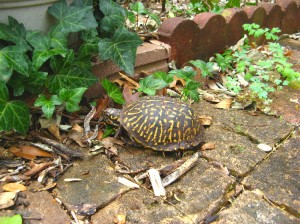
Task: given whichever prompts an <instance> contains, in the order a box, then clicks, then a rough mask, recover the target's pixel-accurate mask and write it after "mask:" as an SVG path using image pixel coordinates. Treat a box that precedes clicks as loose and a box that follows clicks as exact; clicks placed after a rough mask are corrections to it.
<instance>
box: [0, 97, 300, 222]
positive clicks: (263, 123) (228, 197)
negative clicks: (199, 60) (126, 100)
mask: <svg viewBox="0 0 300 224" xmlns="http://www.w3.org/2000/svg"><path fill="white" fill-rule="evenodd" d="M291 97H292V96H291ZM294 108H295V111H294V112H293V111H292V112H293V113H298V115H299V109H297V105H295V107H294ZM298 108H299V105H298ZM194 109H195V110H196V111H198V112H199V113H200V114H205V115H209V116H212V117H213V124H212V125H211V126H210V127H209V128H207V130H206V139H205V141H206V142H214V143H215V144H216V149H214V150H209V151H204V152H202V157H201V158H200V159H198V161H197V163H196V165H195V166H194V167H193V168H192V169H191V170H189V171H188V172H187V173H186V174H185V175H184V176H183V177H182V178H181V179H179V180H178V181H176V182H175V183H173V184H171V185H169V186H168V187H167V188H166V190H167V192H168V198H167V201H166V200H164V199H162V198H159V197H155V196H154V195H153V193H152V190H151V189H149V190H147V189H144V188H140V189H136V190H131V189H129V188H127V187H126V186H124V185H122V184H120V183H118V182H117V178H118V176H121V175H117V174H116V172H115V167H114V166H115V165H114V164H113V163H112V162H111V161H110V160H108V159H107V158H106V156H104V155H97V156H94V157H92V158H89V159H85V160H82V161H75V162H74V164H73V166H72V167H71V168H70V169H69V170H68V171H67V172H66V173H65V174H64V175H63V176H61V177H60V178H59V180H58V182H57V187H56V188H55V190H54V191H53V192H52V195H51V194H50V193H48V192H47V191H43V192H36V193H32V192H30V191H26V192H25V193H24V194H25V196H26V200H28V201H30V205H29V206H28V207H26V208H24V207H20V209H19V210H17V211H15V212H17V213H21V214H23V216H27V217H40V218H42V219H41V220H42V221H36V220H30V222H29V221H25V222H24V223H33V224H34V223H45V224H46V223H47V224H52V223H53V224H54V223H55V224H60V223H61V224H63V223H69V222H71V219H70V216H69V215H68V214H70V213H68V212H70V211H74V212H75V213H76V215H77V218H79V219H84V218H85V217H86V218H87V217H88V219H90V221H91V223H93V224H107V223H114V219H115V217H116V216H117V215H125V216H126V223H143V224H148V223H149V224H152V223H163V224H169V223H178V224H181V223H182V224H185V223H186V224H190V223H222V224H223V223H243V224H245V223H246V224H247V223H249V224H250V223H251V224H253V223H274V224H283V223H284V224H286V223H300V213H299V212H300V170H299V167H300V131H299V128H297V124H294V125H291V124H289V123H287V122H285V121H284V120H283V119H280V118H275V117H272V116H267V115H263V114H259V115H258V116H254V115H253V114H251V113H250V111H241V110H220V109H215V108H213V107H212V105H211V104H209V103H207V102H204V101H203V102H201V103H200V104H195V105H194ZM290 112H291V111H289V113H290ZM296 115H297V114H296ZM299 116H300V115H299ZM298 127H299V124H298ZM259 143H264V144H268V145H270V146H272V147H275V149H274V150H273V151H271V152H269V153H266V152H263V151H261V150H260V149H259V148H257V144H259ZM119 154H120V157H121V159H122V160H123V161H124V162H125V163H126V164H127V165H129V166H130V167H131V168H132V169H133V170H135V169H141V168H145V167H149V166H151V167H154V168H159V167H161V166H163V165H167V164H171V163H173V162H174V161H175V160H176V158H175V156H174V155H172V154H167V155H166V156H165V157H164V156H163V155H162V153H160V152H154V151H152V150H145V149H135V148H128V147H119ZM226 169H228V170H229V174H228V173H227V172H225V171H226ZM65 178H81V179H82V181H80V182H65V181H64V179H65ZM30 187H32V188H33V187H36V186H30ZM25 196H24V198H25ZM54 198H57V199H59V200H55V199H54ZM58 201H61V202H62V204H63V206H61V205H60V204H59V203H58ZM63 208H64V209H63ZM67 211H68V212H67ZM4 214H5V215H8V213H7V212H6V213H4ZM0 215H3V212H0Z"/></svg>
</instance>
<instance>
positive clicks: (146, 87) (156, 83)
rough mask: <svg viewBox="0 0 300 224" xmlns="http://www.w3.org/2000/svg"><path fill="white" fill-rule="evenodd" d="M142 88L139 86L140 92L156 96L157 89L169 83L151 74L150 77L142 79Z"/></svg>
mask: <svg viewBox="0 0 300 224" xmlns="http://www.w3.org/2000/svg"><path fill="white" fill-rule="evenodd" d="M139 84H140V88H138V91H139V92H144V93H146V94H148V95H151V96H154V95H155V92H156V90H157V89H162V88H164V87H165V86H167V85H168V84H167V83H166V82H165V81H164V80H162V79H156V78H154V76H153V75H149V76H148V77H146V78H144V79H141V80H140V82H139Z"/></svg>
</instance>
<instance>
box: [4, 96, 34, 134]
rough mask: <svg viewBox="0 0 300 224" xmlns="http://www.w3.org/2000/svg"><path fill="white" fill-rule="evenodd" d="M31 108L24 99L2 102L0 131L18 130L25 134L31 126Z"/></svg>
mask: <svg viewBox="0 0 300 224" xmlns="http://www.w3.org/2000/svg"><path fill="white" fill-rule="evenodd" d="M29 124H30V117H29V109H28V107H27V106H26V104H25V103H24V102H22V101H19V100H15V101H8V102H3V101H2V102H0V131H10V130H16V131H17V132H19V133H21V134H25V133H26V132H27V130H28V128H29Z"/></svg>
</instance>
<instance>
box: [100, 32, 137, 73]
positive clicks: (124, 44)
mask: <svg viewBox="0 0 300 224" xmlns="http://www.w3.org/2000/svg"><path fill="white" fill-rule="evenodd" d="M141 44H142V40H141V39H140V38H139V36H138V35H137V34H135V33H131V32H129V31H128V30H127V29H125V28H124V27H121V28H118V29H117V30H116V32H115V33H114V35H113V37H112V38H111V39H108V38H104V39H100V41H99V44H98V46H99V54H100V58H101V59H102V60H109V59H111V60H112V61H114V62H115V63H116V64H117V65H118V66H119V67H120V68H121V69H122V70H124V71H125V72H126V73H128V74H130V75H132V74H133V72H134V67H133V65H134V63H135V57H136V49H137V47H138V46H139V45H141Z"/></svg>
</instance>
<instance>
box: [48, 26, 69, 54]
mask: <svg viewBox="0 0 300 224" xmlns="http://www.w3.org/2000/svg"><path fill="white" fill-rule="evenodd" d="M48 37H49V38H50V39H51V47H53V48H56V49H67V48H68V33H65V32H61V28H60V27H59V25H56V26H53V27H51V29H50V31H49V33H48Z"/></svg>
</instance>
